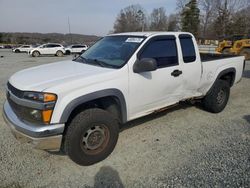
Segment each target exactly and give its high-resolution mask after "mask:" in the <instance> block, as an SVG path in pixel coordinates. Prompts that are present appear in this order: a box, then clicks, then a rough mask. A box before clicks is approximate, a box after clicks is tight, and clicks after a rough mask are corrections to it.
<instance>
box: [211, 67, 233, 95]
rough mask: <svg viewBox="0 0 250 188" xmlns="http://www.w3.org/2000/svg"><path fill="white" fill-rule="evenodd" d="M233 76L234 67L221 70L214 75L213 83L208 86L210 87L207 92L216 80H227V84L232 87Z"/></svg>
mask: <svg viewBox="0 0 250 188" xmlns="http://www.w3.org/2000/svg"><path fill="white" fill-rule="evenodd" d="M235 76H236V69H235V68H233V67H231V68H227V69H225V70H223V71H221V72H220V73H219V74H218V76H217V77H216V79H215V81H214V83H213V84H212V86H211V87H210V89H209V90H208V92H207V93H210V92H211V90H212V89H213V87H214V85H215V83H216V82H217V81H218V80H224V81H227V82H228V83H229V86H230V87H232V86H233V84H234V81H235Z"/></svg>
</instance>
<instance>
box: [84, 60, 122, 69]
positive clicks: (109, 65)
mask: <svg viewBox="0 0 250 188" xmlns="http://www.w3.org/2000/svg"><path fill="white" fill-rule="evenodd" d="M88 60H91V61H93V62H94V63H95V64H96V65H99V66H101V67H110V68H118V67H117V66H115V65H111V64H108V63H106V62H104V61H101V60H99V59H88Z"/></svg>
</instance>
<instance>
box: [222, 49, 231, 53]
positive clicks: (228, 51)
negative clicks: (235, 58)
mask: <svg viewBox="0 0 250 188" xmlns="http://www.w3.org/2000/svg"><path fill="white" fill-rule="evenodd" d="M222 53H223V54H230V50H229V48H224V49H223V50H222Z"/></svg>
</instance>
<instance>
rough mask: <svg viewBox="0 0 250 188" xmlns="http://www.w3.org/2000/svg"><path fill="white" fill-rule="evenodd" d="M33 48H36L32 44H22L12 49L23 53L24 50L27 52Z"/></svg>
mask: <svg viewBox="0 0 250 188" xmlns="http://www.w3.org/2000/svg"><path fill="white" fill-rule="evenodd" d="M33 48H34V46H32V45H22V46H20V47H17V48H14V49H12V51H13V52H15V53H22V52H26V53H27V52H29V51H30V50H32V49H33Z"/></svg>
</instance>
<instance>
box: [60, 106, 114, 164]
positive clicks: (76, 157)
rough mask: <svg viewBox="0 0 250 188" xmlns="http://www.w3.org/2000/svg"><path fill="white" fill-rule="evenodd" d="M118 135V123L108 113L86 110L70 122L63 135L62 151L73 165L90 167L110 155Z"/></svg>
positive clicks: (95, 109) (96, 109)
mask: <svg viewBox="0 0 250 188" xmlns="http://www.w3.org/2000/svg"><path fill="white" fill-rule="evenodd" d="M91 131H92V132H91ZM118 135H119V125H118V121H117V120H116V119H115V118H114V117H113V116H112V115H111V114H110V113H109V112H107V111H105V110H102V109H98V108H94V109H87V110H85V111H83V112H80V113H79V114H78V115H76V116H75V117H74V118H73V120H72V121H71V123H70V125H69V127H68V129H67V131H66V134H65V138H64V149H65V152H66V154H67V155H68V156H69V157H70V159H71V160H72V161H74V162H75V163H77V164H79V165H82V166H88V165H92V164H95V163H97V162H99V161H102V160H104V159H105V158H107V157H108V156H109V155H110V154H111V153H112V151H113V150H114V148H115V145H116V143H117V140H118ZM91 147H92V148H91Z"/></svg>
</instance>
